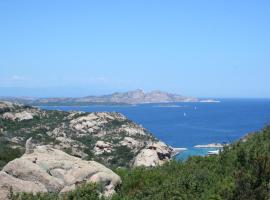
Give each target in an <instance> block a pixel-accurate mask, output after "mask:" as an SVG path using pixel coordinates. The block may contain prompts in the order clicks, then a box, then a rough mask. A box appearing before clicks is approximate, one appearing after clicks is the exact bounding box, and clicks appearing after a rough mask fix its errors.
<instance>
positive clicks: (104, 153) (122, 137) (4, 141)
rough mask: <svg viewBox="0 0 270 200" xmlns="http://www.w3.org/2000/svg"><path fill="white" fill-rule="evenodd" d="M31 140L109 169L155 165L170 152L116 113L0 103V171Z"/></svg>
mask: <svg viewBox="0 0 270 200" xmlns="http://www.w3.org/2000/svg"><path fill="white" fill-rule="evenodd" d="M29 138H32V142H33V143H34V144H35V145H49V146H50V147H52V148H55V149H59V150H63V151H65V152H66V153H68V154H70V155H73V156H76V157H79V158H82V159H84V160H95V161H98V162H100V163H102V164H104V165H106V166H109V167H130V166H134V165H135V166H140V165H145V166H155V165H159V164H162V163H164V162H165V161H167V160H169V159H170V158H171V156H172V155H173V153H174V152H173V149H172V148H171V147H169V146H167V145H166V144H164V143H163V142H160V141H158V140H157V139H156V138H155V137H153V136H152V135H151V134H150V133H149V132H148V131H147V130H146V129H144V128H143V127H141V126H139V125H137V124H135V123H134V122H132V121H130V120H129V119H127V118H126V117H125V116H123V115H122V114H120V113H108V112H95V113H85V112H64V111H57V110H54V111H48V110H41V109H38V108H34V107H30V106H24V105H20V104H14V103H9V102H0V167H1V166H2V167H3V166H4V165H5V164H6V163H7V162H9V161H10V160H13V159H14V158H16V157H19V156H21V155H22V154H23V153H24V151H25V149H24V148H25V147H24V145H25V142H26V140H27V139H29Z"/></svg>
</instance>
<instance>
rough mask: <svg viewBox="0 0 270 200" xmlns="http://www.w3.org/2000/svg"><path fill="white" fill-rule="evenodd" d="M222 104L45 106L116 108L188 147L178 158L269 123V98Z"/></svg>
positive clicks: (201, 152)
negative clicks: (203, 145) (206, 145)
mask: <svg viewBox="0 0 270 200" xmlns="http://www.w3.org/2000/svg"><path fill="white" fill-rule="evenodd" d="M220 101H221V102H220V103H173V104H172V103H170V104H144V105H136V106H100V105H99V106H82V107H80V106H57V107H51V106H43V107H42V108H45V109H58V110H79V111H88V112H96V111H117V112H121V113H123V114H124V115H126V116H127V117H128V118H130V119H131V120H133V121H135V122H137V123H138V124H141V125H143V126H144V127H145V128H147V129H148V130H150V132H152V133H153V134H154V135H155V136H156V137H157V138H159V139H161V140H163V141H164V142H166V143H167V144H169V145H171V146H173V147H185V148H188V150H187V151H186V152H184V153H182V154H181V155H180V156H179V157H178V158H180V159H185V158H187V157H188V156H190V155H205V154H206V153H207V152H208V151H209V150H212V149H196V148H193V146H195V145H198V144H209V143H217V142H219V143H223V142H226V143H231V142H233V141H236V140H238V139H239V138H241V137H243V136H244V135H245V134H247V133H250V132H253V131H257V130H260V129H261V128H263V127H264V126H265V125H267V124H270V100H269V99H257V100H254V99H253V100H247V99H245V100H243V99H242V100H241V99H237V100H235V99H234V100H228V99H220Z"/></svg>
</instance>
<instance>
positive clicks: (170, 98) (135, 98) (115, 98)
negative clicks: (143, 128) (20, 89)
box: [0, 89, 216, 105]
mask: <svg viewBox="0 0 270 200" xmlns="http://www.w3.org/2000/svg"><path fill="white" fill-rule="evenodd" d="M0 100H7V101H12V102H17V103H23V104H29V105H91V104H147V103H176V102H216V101H215V100H212V99H198V98H194V97H186V96H182V95H179V94H172V93H168V92H163V91H151V92H144V91H143V90H140V89H138V90H134V91H128V92H115V93H113V94H108V95H101V96H87V97H80V98H31V97H0Z"/></svg>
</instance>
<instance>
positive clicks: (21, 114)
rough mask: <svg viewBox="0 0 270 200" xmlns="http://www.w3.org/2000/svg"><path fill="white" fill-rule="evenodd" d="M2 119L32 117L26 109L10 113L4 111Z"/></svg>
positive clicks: (13, 119)
mask: <svg viewBox="0 0 270 200" xmlns="http://www.w3.org/2000/svg"><path fill="white" fill-rule="evenodd" d="M3 118H4V119H9V120H12V121H15V120H18V121H24V120H31V119H33V114H32V113H30V112H27V111H22V112H19V113H11V112H6V113H4V114H3Z"/></svg>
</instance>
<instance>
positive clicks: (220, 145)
mask: <svg viewBox="0 0 270 200" xmlns="http://www.w3.org/2000/svg"><path fill="white" fill-rule="evenodd" d="M224 146H225V145H223V144H221V143H211V144H203V145H195V146H194V148H223V147H224Z"/></svg>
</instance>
